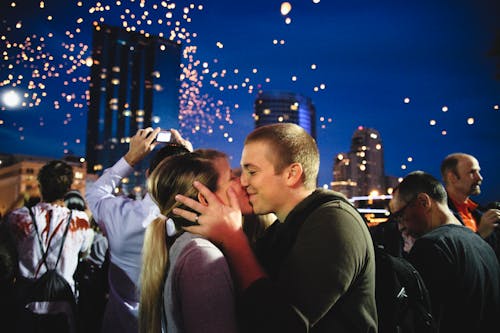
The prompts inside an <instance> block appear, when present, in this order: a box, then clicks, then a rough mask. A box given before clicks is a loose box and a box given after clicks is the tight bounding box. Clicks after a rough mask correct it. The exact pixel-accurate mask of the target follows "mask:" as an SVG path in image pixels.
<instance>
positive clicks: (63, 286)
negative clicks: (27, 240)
mask: <svg viewBox="0 0 500 333" xmlns="http://www.w3.org/2000/svg"><path fill="white" fill-rule="evenodd" d="M29 212H30V215H31V219H32V221H33V226H34V228H35V233H36V236H37V239H38V243H39V245H40V251H41V252H42V262H43V264H44V265H45V267H46V268H47V271H46V272H45V273H44V274H42V275H41V276H40V277H39V278H37V279H36V280H29V279H26V278H22V277H20V278H19V279H18V281H17V282H16V295H17V300H18V305H19V306H20V310H21V314H20V316H21V317H20V320H21V321H22V322H21V328H20V330H23V331H32V330H35V329H36V331H37V332H45V331H46V332H71V331H73V330H74V327H75V326H74V325H75V320H76V299H75V295H74V293H73V290H72V289H71V286H70V285H69V283H68V281H66V279H65V278H64V277H63V276H61V275H60V274H59V273H58V272H57V270H56V268H57V265H58V263H59V259H60V258H61V254H62V251H63V246H64V242H65V240H66V236H67V234H68V230H69V225H70V223H71V215H72V214H71V213H70V215H69V217H68V221H67V223H66V228H65V230H64V234H63V238H62V241H61V246H60V248H59V253H58V255H57V260H56V264H55V265H54V267H53V268H50V267H49V266H48V265H47V261H46V258H47V255H48V252H49V251H48V249H47V252H45V251H44V250H43V246H42V241H41V237H40V234H39V232H38V226H37V224H36V221H35V217H34V215H33V212H32V211H31V209H29ZM48 247H50V243H49V246H48ZM37 302H48V303H49V309H54V307H53V306H54V305H56V307H55V308H56V310H54V311H50V310H49V311H48V313H37V311H31V307H30V305H33V303H37Z"/></svg>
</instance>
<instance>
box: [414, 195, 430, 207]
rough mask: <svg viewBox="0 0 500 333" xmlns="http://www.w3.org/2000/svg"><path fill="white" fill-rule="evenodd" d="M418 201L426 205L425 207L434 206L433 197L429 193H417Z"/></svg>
mask: <svg viewBox="0 0 500 333" xmlns="http://www.w3.org/2000/svg"><path fill="white" fill-rule="evenodd" d="M417 201H418V203H419V205H420V206H422V207H424V208H425V209H430V207H431V206H432V199H431V197H430V196H429V195H428V194H427V193H419V194H418V195H417Z"/></svg>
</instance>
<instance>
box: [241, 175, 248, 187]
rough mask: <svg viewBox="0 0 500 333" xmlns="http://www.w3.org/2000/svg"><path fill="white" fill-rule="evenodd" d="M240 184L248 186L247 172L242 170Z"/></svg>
mask: <svg viewBox="0 0 500 333" xmlns="http://www.w3.org/2000/svg"><path fill="white" fill-rule="evenodd" d="M240 184H241V186H243V187H245V188H246V187H247V186H248V179H247V177H246V176H245V172H242V173H241V176H240Z"/></svg>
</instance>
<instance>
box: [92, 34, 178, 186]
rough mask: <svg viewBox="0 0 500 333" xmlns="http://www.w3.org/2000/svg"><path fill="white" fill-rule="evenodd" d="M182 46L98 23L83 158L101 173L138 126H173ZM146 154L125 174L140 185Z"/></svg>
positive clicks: (129, 183)
mask: <svg viewBox="0 0 500 333" xmlns="http://www.w3.org/2000/svg"><path fill="white" fill-rule="evenodd" d="M180 59H181V46H180V45H179V44H177V43H174V42H171V41H169V40H167V39H164V38H160V37H157V36H149V35H145V34H139V33H135V32H127V31H126V30H125V29H122V28H119V27H111V26H107V25H97V26H95V27H94V32H93V43H92V69H91V84H90V106H89V113H88V123H87V145H86V158H87V167H88V172H89V173H97V174H100V173H101V172H102V171H103V170H104V169H105V168H108V167H110V166H112V165H113V164H114V163H115V162H116V161H118V159H120V157H122V156H123V155H124V154H125V153H126V152H127V150H128V148H129V142H130V137H132V136H133V135H134V134H135V133H136V132H137V130H139V129H141V128H146V127H149V126H152V127H161V128H176V127H178V116H179V87H180ZM148 163H149V162H148V159H146V160H144V161H143V162H142V163H141V164H140V165H138V166H137V167H136V168H135V172H134V174H133V175H132V176H131V177H130V178H129V179H125V180H124V182H123V183H124V184H123V186H124V188H125V192H129V191H130V190H134V191H136V192H140V191H142V187H143V182H144V176H143V175H144V172H145V169H146V168H147V166H148Z"/></svg>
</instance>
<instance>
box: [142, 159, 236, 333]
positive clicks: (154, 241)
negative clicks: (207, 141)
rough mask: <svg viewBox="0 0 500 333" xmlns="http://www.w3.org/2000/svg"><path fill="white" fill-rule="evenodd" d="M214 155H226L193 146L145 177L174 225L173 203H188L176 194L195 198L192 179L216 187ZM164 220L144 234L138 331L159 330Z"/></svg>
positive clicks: (164, 262)
mask: <svg viewBox="0 0 500 333" xmlns="http://www.w3.org/2000/svg"><path fill="white" fill-rule="evenodd" d="M217 158H227V156H226V155H225V154H224V153H221V152H218V151H216V150H208V149H206V150H196V151H194V152H193V153H186V154H181V155H175V156H171V157H168V158H166V159H164V160H163V161H162V162H161V163H160V164H159V165H158V166H157V167H156V168H155V169H154V171H153V173H151V175H150V176H149V177H148V180H147V188H148V192H149V194H150V195H151V197H152V198H153V200H154V201H155V202H156V204H157V205H158V207H159V208H160V211H161V213H162V214H163V215H164V216H166V217H167V218H172V219H173V220H174V222H175V223H176V224H177V225H179V224H182V218H180V217H179V216H173V215H172V210H173V209H174V208H175V207H182V208H185V209H186V208H187V207H185V206H182V205H181V204H180V203H179V202H177V201H176V200H175V195H176V194H182V195H184V196H187V197H190V198H192V199H195V200H197V196H198V191H197V190H196V189H195V188H194V187H193V181H194V180H198V181H200V182H201V183H203V184H204V185H205V186H207V187H208V188H209V189H210V190H211V191H216V190H217V181H218V179H219V174H218V173H217V171H216V170H215V168H214V166H213V161H214V160H215V159H217ZM165 224H166V220H165V219H164V218H162V217H159V218H156V219H155V220H154V221H153V222H151V223H150V224H149V226H148V227H147V229H146V233H145V235H144V245H143V248H142V268H141V276H140V288H141V293H140V294H141V296H140V305H139V332H161V316H162V313H161V309H162V307H161V302H163V299H162V291H163V286H164V282H165V278H166V274H167V268H168V267H167V264H168V249H167V240H166V237H167V236H166V232H165Z"/></svg>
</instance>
